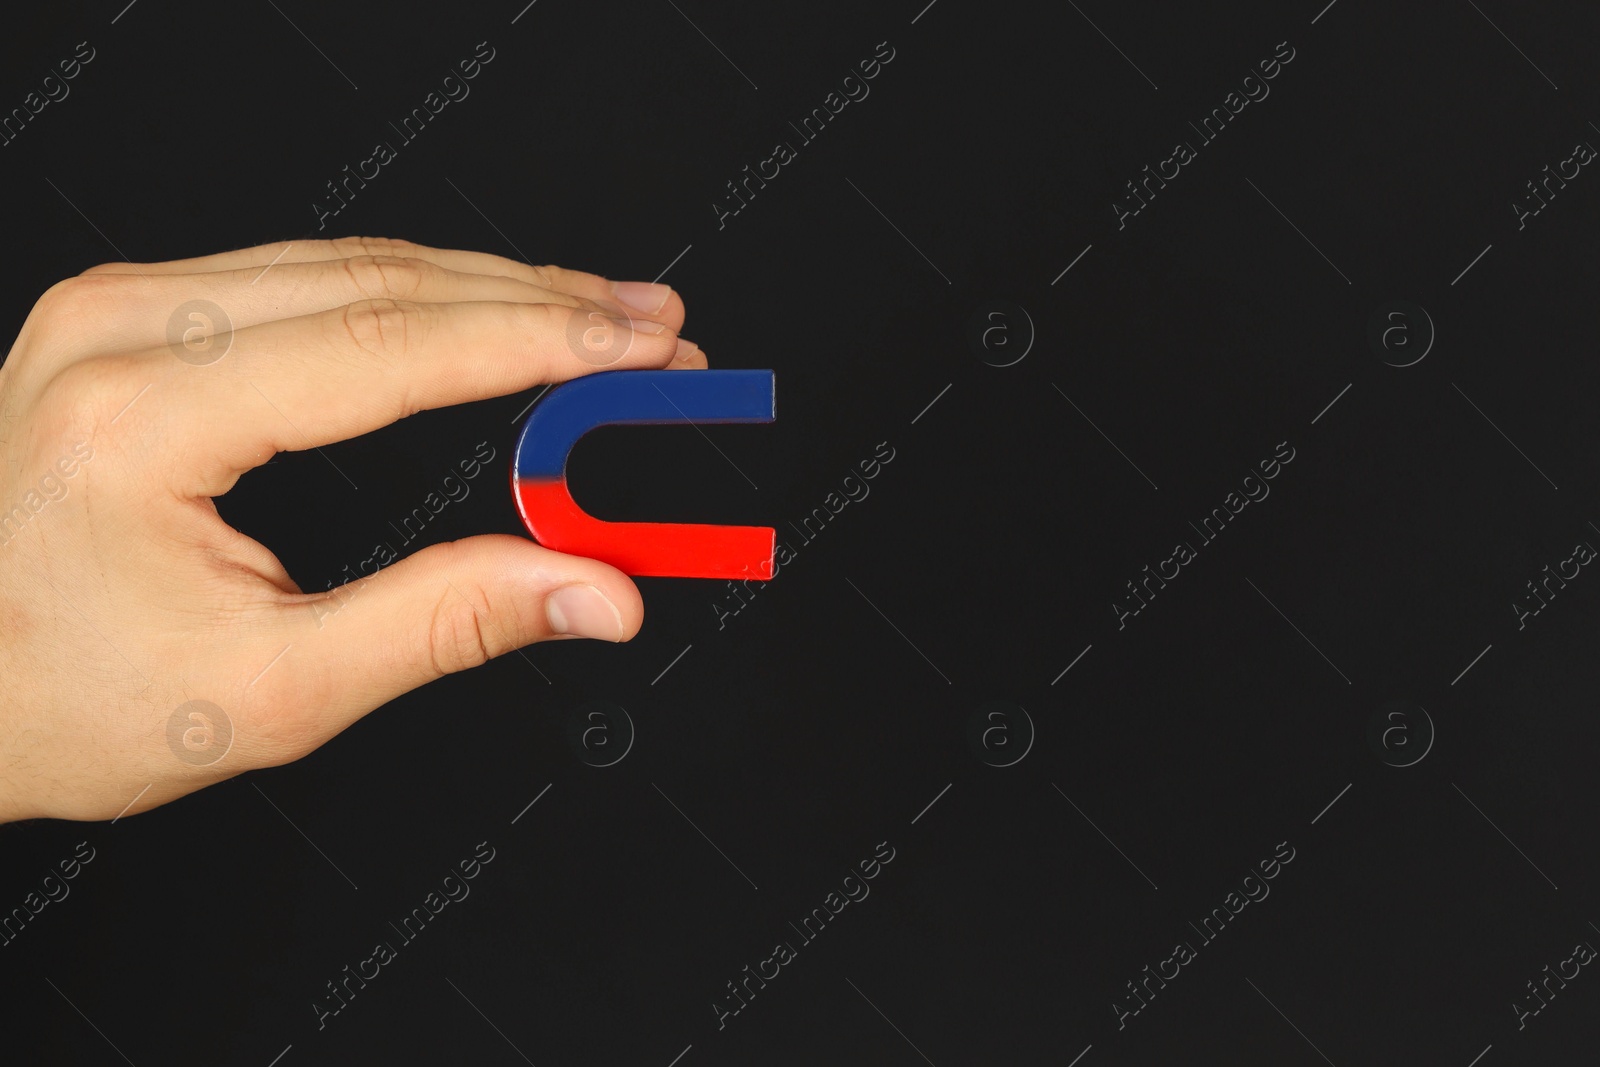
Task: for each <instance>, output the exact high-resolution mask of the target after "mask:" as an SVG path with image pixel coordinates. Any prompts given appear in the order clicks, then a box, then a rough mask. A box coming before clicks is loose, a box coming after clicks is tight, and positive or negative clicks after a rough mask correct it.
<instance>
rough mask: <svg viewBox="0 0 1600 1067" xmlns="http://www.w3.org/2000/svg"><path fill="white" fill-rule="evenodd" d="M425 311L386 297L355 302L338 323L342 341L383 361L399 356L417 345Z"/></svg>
mask: <svg viewBox="0 0 1600 1067" xmlns="http://www.w3.org/2000/svg"><path fill="white" fill-rule="evenodd" d="M425 307H426V305H423V304H412V303H407V302H405V301H401V300H392V299H389V298H386V297H379V298H375V299H370V300H358V301H356V302H355V303H353V304H348V305H346V306H345V307H344V309H343V311H342V313H341V314H340V315H339V316H338V321H339V325H340V329H341V331H342V334H343V339H344V340H345V341H347V342H349V343H351V344H354V345H355V346H356V347H357V348H359V349H360V350H361V351H363V352H366V353H368V354H370V355H375V356H378V357H379V358H380V359H386V358H387V357H389V356H403V355H405V353H406V352H407V351H409V350H410V349H411V348H412V347H413V346H415V345H416V344H417V341H418V339H419V337H420V336H421V334H422V332H423V329H424V321H423V320H424V318H425V316H426V312H425V311H424V308H425Z"/></svg>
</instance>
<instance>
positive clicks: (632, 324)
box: [610, 315, 667, 333]
mask: <svg viewBox="0 0 1600 1067" xmlns="http://www.w3.org/2000/svg"><path fill="white" fill-rule="evenodd" d="M610 319H611V321H612V322H615V323H617V324H619V325H622V326H626V327H627V328H628V329H630V330H632V331H633V332H634V333H665V332H666V329H667V328H666V327H665V326H663V325H662V324H661V323H659V322H651V321H650V320H649V319H629V318H620V317H618V316H616V315H612V316H610Z"/></svg>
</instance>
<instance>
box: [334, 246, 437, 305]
mask: <svg viewBox="0 0 1600 1067" xmlns="http://www.w3.org/2000/svg"><path fill="white" fill-rule="evenodd" d="M340 264H341V266H342V267H343V269H344V272H345V274H346V275H348V276H349V279H350V283H351V284H352V285H353V286H354V287H355V290H356V292H358V293H360V294H361V295H362V296H364V297H367V298H368V299H376V298H381V297H395V298H399V299H402V300H405V299H410V298H412V297H415V296H416V295H417V293H418V292H419V291H420V290H421V289H422V286H423V284H424V282H425V281H426V280H427V273H426V268H425V266H424V264H423V262H422V260H419V259H408V258H406V257H404V256H388V255H381V256H379V255H360V256H351V257H349V258H348V259H344V260H341V261H340Z"/></svg>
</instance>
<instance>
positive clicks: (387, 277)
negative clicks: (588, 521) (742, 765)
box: [0, 238, 706, 822]
mask: <svg viewBox="0 0 1600 1067" xmlns="http://www.w3.org/2000/svg"><path fill="white" fill-rule="evenodd" d="M191 301H204V302H208V303H207V305H206V306H207V307H208V308H209V309H210V314H209V316H208V315H207V314H205V313H201V314H199V315H198V316H194V315H189V314H188V310H189V309H185V307H184V306H185V305H187V304H188V303H189V302H191ZM631 303H637V304H638V305H641V306H638V307H635V306H631ZM625 304H628V305H630V306H625ZM218 312H220V313H221V314H220V318H221V320H222V321H208V319H209V320H216V319H218V318H219V316H218V314H217V313H218ZM683 315H684V307H683V302H682V300H680V299H679V298H678V296H677V294H675V293H673V292H672V291H671V290H670V289H668V287H666V286H664V285H652V284H651V283H639V282H629V283H621V284H620V285H617V286H613V284H612V283H610V282H607V281H606V280H604V279H602V278H599V277H596V276H595V275H592V274H584V273H580V272H577V271H568V270H562V269H561V268H558V267H542V268H541V267H533V266H528V265H525V264H522V263H516V262H513V261H511V260H507V259H502V258H500V257H498V256H491V255H485V254H481V253H475V252H464V251H455V250H445V249H435V248H427V247H423V246H420V245H414V244H410V243H408V242H403V241H392V240H387V239H366V238H348V239H343V240H336V241H305V242H294V243H291V244H290V245H288V246H287V247H285V246H284V245H282V244H275V245H263V246H260V247H258V248H248V249H243V250H241V251H237V252H226V253H222V254H220V255H215V256H206V257H202V258H199V259H187V260H177V261H173V262H168V263H150V264H137V265H136V264H132V263H114V264H106V265H103V266H100V267H95V268H93V269H91V270H89V271H86V272H85V273H84V274H82V275H79V276H78V277H76V278H70V279H68V280H66V281H64V282H61V283H60V284H58V285H56V286H54V287H52V288H51V289H50V290H49V291H48V292H46V293H45V294H44V296H43V297H42V298H41V299H40V300H39V302H38V304H37V305H35V307H34V309H33V311H32V313H31V314H30V315H29V316H28V319H27V321H26V322H25V323H24V324H23V327H22V332H21V333H20V335H19V336H18V338H17V341H16V344H15V345H14V346H13V347H12V349H11V353H10V355H9V356H8V357H7V359H6V361H5V363H4V365H3V366H0V416H3V418H0V678H3V679H4V687H3V689H0V822H3V821H7V820H14V819H22V818H35V817H56V818H67V819H102V818H111V817H114V816H116V815H118V814H119V812H123V811H124V809H126V811H127V813H129V814H131V813H134V812H139V811H145V810H147V809H149V808H153V807H155V806H157V805H159V804H162V803H165V802H167V801H169V800H172V799H174V798H176V797H179V796H182V795H184V794H186V793H190V792H192V791H194V790H196V789H200V788H203V787H204V786H206V785H210V784H213V783H215V782H218V781H222V780H224V779H226V778H230V777H232V776H233V775H236V774H239V773H241V772H243V771H246V770H252V769H255V768H259V767H268V766H275V765H278V764H282V763H287V762H289V761H291V760H294V759H298V758H299V757H301V756H303V755H305V754H307V753H308V752H310V751H312V750H313V749H315V748H316V747H317V746H319V745H321V744H322V743H323V742H325V741H327V740H328V739H329V738H331V737H333V736H334V735H335V734H337V733H339V732H340V731H341V730H343V729H344V728H345V727H347V726H349V725H350V724H351V723H353V722H354V721H355V720H356V719H358V718H360V717H361V716H362V715H365V714H366V713H367V712H369V711H371V710H373V709H374V708H376V707H378V706H379V705H381V704H383V703H385V702H386V701H388V700H391V699H393V698H395V697H397V696H399V695H400V694H402V693H405V692H407V691H408V690H411V689H414V688H416V687H417V686H420V685H423V684H424V683H426V682H429V681H432V680H433V679H435V678H438V677H440V676H442V675H445V674H449V673H453V672H455V671H461V670H465V669H467V668H469V667H474V666H477V665H478V664H481V663H483V662H485V661H486V660H488V659H490V658H491V657H493V656H497V655H501V654H503V653H505V652H509V651H511V650H512V649H514V648H518V647H521V646H523V645H527V644H530V643H532V642H535V641H542V640H547V639H550V638H554V637H560V636H562V635H569V636H580V637H593V638H599V639H603V640H610V641H626V640H628V639H629V638H631V637H632V636H633V635H634V634H635V633H637V632H638V630H639V626H640V624H641V622H642V620H643V613H644V608H643V604H642V602H641V600H640V597H639V591H638V589H637V588H636V587H635V586H634V584H633V582H632V581H631V580H630V579H629V578H628V577H627V576H626V575H624V574H623V573H622V572H621V571H619V570H617V569H616V568H614V567H611V566H609V565H608V564H604V563H600V562H597V561H595V560H591V559H583V558H579V557H575V556H568V555H563V554H561V553H558V552H552V551H549V550H548V549H544V548H541V547H539V546H538V545H536V544H534V543H533V542H531V541H528V540H525V539H522V538H518V537H511V536H505V535H489V536H481V537H469V538H466V539H464V540H461V541H456V542H453V543H450V544H440V545H434V546H431V547H429V548H424V549H422V550H421V551H419V552H417V553H415V554H414V555H411V556H409V557H407V558H406V559H403V560H401V561H399V562H397V563H394V564H393V565H392V566H389V567H387V568H385V569H384V570H381V571H379V572H378V573H376V574H374V575H372V576H370V577H367V578H362V579H359V580H357V581H356V582H352V583H350V585H347V586H344V587H341V588H338V589H334V590H332V591H331V592H324V593H303V592H301V591H300V589H299V587H298V586H296V585H295V583H294V581H293V580H292V579H291V578H290V577H289V575H288V573H287V572H286V571H285V570H284V568H283V566H282V565H281V564H280V563H279V562H278V560H277V558H276V557H275V556H274V555H273V554H272V552H271V551H270V550H269V549H268V548H267V547H266V546H264V545H262V544H260V543H258V542H256V541H254V540H252V539H250V538H249V537H246V536H244V535H243V534H241V533H239V532H238V531H236V530H234V529H232V528H231V527H229V526H228V525H227V524H226V523H225V522H223V521H222V519H221V517H220V516H219V515H218V514H217V510H216V507H215V505H214V504H213V503H212V498H213V497H217V496H221V495H222V494H224V493H226V492H227V491H228V490H229V489H231V488H232V487H233V485H234V483H235V482H237V481H238V479H239V477H240V475H242V474H243V473H244V472H245V471H248V470H250V469H251V468H253V467H257V466H260V465H261V464H263V463H265V462H267V461H268V460H269V459H271V458H272V457H273V455H274V454H276V453H278V452H284V451H301V450H304V449H309V448H313V447H316V446H320V445H326V444H331V443H333V442H335V441H342V440H345V439H346V438H350V437H355V436H357V435H359V434H363V433H366V432H368V431H371V430H375V429H378V428H379V427H382V426H386V425H388V424H389V423H392V422H395V421H397V420H399V419H402V418H405V417H406V416H408V415H411V414H414V413H415V412H417V411H420V410H424V409H430V408H438V407H444V406H447V405H451V404H460V403H465V402H467V401H471V400H481V399H485V398H488V397H495V396H503V395H506V394H508V393H514V392H517V391H519V390H522V389H527V388H529V387H531V386H534V385H536V384H539V383H541V382H557V381H564V380H566V379H568V378H572V377H575V376H577V375H581V374H587V373H590V372H593V371H596V370H603V369H625V368H628V369H639V368H664V367H674V368H683V369H694V368H703V367H704V366H705V365H706V361H705V356H704V355H703V354H702V353H701V352H700V351H699V349H698V348H696V347H695V346H694V345H693V344H691V343H690V342H688V341H683V340H680V339H679V338H678V336H677V331H678V329H679V328H680V327H681V326H682V324H683ZM613 317H614V318H613ZM174 323H176V326H174V325H173V324H174ZM230 326H231V332H230V329H229V327H230ZM652 331H654V332H652ZM333 610H337V611H338V617H337V619H336V620H333V621H330V622H329V623H328V624H327V625H326V626H323V625H321V619H322V617H323V616H326V615H329V614H331V611H333ZM190 701H205V702H209V703H210V704H211V705H215V709H211V711H210V713H208V712H207V709H206V707H205V705H193V706H189V707H187V708H186V707H185V705H187V704H188V703H189V702H190ZM216 709H223V710H222V711H221V714H220V719H219V716H218V715H217V714H216V713H215V712H216ZM196 715H197V716H198V717H195V716H196ZM136 796H137V800H136V801H135V802H134V803H132V804H131V806H130V801H133V800H134V798H135V797H136Z"/></svg>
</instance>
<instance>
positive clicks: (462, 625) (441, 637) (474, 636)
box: [425, 588, 505, 675]
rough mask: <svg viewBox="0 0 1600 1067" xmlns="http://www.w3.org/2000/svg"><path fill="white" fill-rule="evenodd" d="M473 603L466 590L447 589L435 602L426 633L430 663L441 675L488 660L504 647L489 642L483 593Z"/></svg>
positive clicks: (457, 671)
mask: <svg viewBox="0 0 1600 1067" xmlns="http://www.w3.org/2000/svg"><path fill="white" fill-rule="evenodd" d="M472 595H473V596H476V597H477V598H478V601H479V603H474V601H473V600H472V599H469V597H468V595H467V594H465V593H461V594H458V593H457V592H456V591H455V590H454V589H453V588H447V589H446V590H445V591H444V593H443V594H442V595H441V596H440V598H439V600H438V601H437V602H436V603H435V604H434V607H433V612H432V614H431V615H430V616H429V619H428V628H427V631H426V635H425V640H426V642H427V651H428V659H429V662H430V663H431V664H432V665H433V669H434V671H435V672H437V673H438V674H440V675H445V674H457V673H459V672H461V671H465V670H470V669H471V668H473V667H479V666H482V665H483V664H485V663H487V662H489V660H490V659H492V658H494V656H495V655H497V654H498V652H503V651H505V650H504V649H503V648H502V649H499V650H498V651H497V650H496V647H495V646H494V645H491V643H490V636H489V632H488V631H486V629H485V626H484V620H485V618H487V615H488V605H487V604H486V603H482V601H483V599H484V598H483V596H482V594H481V593H474V594H472Z"/></svg>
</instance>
